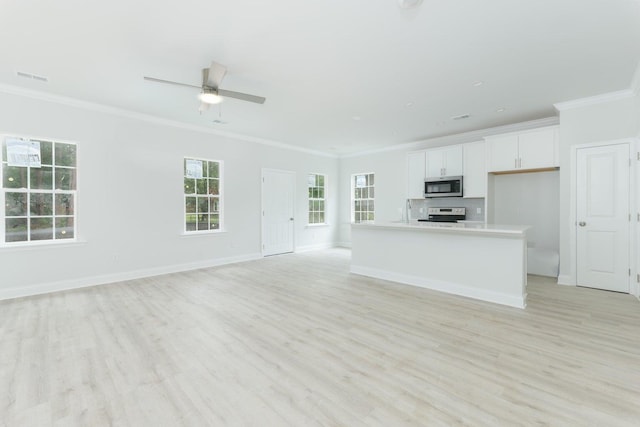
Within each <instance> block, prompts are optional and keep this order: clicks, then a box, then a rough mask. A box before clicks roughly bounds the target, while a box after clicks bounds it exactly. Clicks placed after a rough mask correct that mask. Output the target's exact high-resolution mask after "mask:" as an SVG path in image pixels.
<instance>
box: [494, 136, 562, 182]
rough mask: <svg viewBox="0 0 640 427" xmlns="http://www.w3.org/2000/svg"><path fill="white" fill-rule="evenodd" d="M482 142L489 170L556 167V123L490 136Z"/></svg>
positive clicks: (557, 161) (515, 170)
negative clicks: (546, 126) (550, 125)
mask: <svg viewBox="0 0 640 427" xmlns="http://www.w3.org/2000/svg"><path fill="white" fill-rule="evenodd" d="M485 141H486V143H487V170H488V171H489V172H510V171H512V172H519V171H527V170H535V169H546V168H554V167H558V166H559V160H560V159H559V156H558V128H557V127H555V126H554V127H548V128H542V129H535V130H531V131H526V132H519V133H511V134H506V135H496V136H489V137H486V138H485Z"/></svg>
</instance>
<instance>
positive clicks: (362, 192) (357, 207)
mask: <svg viewBox="0 0 640 427" xmlns="http://www.w3.org/2000/svg"><path fill="white" fill-rule="evenodd" d="M374 196H375V190H374V180H373V174H372V173H360V174H356V175H352V178H351V200H352V202H351V220H352V221H353V222H367V221H373V220H374V215H373V213H374V202H373V199H374Z"/></svg>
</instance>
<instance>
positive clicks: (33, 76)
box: [16, 71, 49, 83]
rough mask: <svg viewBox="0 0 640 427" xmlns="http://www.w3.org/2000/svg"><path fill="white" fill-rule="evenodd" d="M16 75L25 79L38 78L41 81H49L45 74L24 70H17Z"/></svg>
mask: <svg viewBox="0 0 640 427" xmlns="http://www.w3.org/2000/svg"><path fill="white" fill-rule="evenodd" d="M16 75H17V76H18V77H23V78H25V79H30V80H37V81H39V82H45V83H48V82H49V79H48V78H46V77H44V76H38V75H37V74H31V73H25V72H24V71H16Z"/></svg>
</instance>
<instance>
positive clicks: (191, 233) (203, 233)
mask: <svg viewBox="0 0 640 427" xmlns="http://www.w3.org/2000/svg"><path fill="white" fill-rule="evenodd" d="M226 232H227V230H224V229H220V230H203V231H183V232H182V233H180V237H194V236H210V235H212V234H224V233H226Z"/></svg>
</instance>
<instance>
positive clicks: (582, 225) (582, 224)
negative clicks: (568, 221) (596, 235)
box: [578, 221, 587, 227]
mask: <svg viewBox="0 0 640 427" xmlns="http://www.w3.org/2000/svg"><path fill="white" fill-rule="evenodd" d="M578 225H579V226H580V227H584V226H585V225H587V223H586V222H584V221H580V222H579V223H578Z"/></svg>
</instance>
